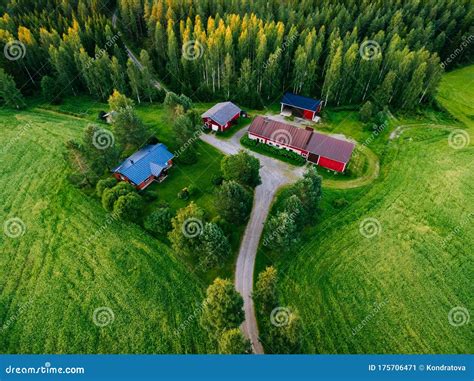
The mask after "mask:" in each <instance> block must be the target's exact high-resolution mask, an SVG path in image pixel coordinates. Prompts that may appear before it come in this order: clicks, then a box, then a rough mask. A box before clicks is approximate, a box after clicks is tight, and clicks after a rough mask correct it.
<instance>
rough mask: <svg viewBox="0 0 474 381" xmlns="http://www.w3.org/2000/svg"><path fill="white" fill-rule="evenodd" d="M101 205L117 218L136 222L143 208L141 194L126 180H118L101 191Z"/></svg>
mask: <svg viewBox="0 0 474 381" xmlns="http://www.w3.org/2000/svg"><path fill="white" fill-rule="evenodd" d="M102 206H103V207H104V209H105V210H107V211H109V212H113V213H114V214H115V215H116V216H117V217H118V218H120V219H123V220H128V221H133V222H136V221H138V219H139V217H140V212H141V210H142V208H143V201H142V198H141V196H140V195H139V194H138V193H137V192H136V190H135V188H134V187H133V186H132V185H130V184H129V183H126V182H120V183H118V184H117V185H115V186H114V187H112V188H106V189H105V190H104V191H103V192H102Z"/></svg>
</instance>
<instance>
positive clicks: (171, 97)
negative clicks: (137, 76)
mask: <svg viewBox="0 0 474 381" xmlns="http://www.w3.org/2000/svg"><path fill="white" fill-rule="evenodd" d="M163 104H164V105H165V106H167V107H169V108H170V109H172V110H174V111H176V108H177V107H178V106H181V108H182V111H184V112H186V111H188V110H190V109H191V108H192V107H193V102H192V100H191V99H190V98H189V97H187V96H186V95H184V94H181V95H177V94H175V93H173V92H172V91H168V92H167V93H166V96H165V99H164V101H163Z"/></svg>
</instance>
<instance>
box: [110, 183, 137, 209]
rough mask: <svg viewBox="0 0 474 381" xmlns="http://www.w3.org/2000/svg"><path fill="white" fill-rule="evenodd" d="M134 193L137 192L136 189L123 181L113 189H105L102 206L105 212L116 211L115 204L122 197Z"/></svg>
mask: <svg viewBox="0 0 474 381" xmlns="http://www.w3.org/2000/svg"><path fill="white" fill-rule="evenodd" d="M132 192H136V191H135V188H134V187H133V186H132V185H130V184H129V183H126V182H124V181H122V182H120V183H118V184H117V185H116V186H114V187H113V188H107V189H105V191H104V192H103V193H102V206H103V207H104V209H105V210H108V211H109V212H111V211H112V210H114V204H115V202H116V201H117V199H118V198H119V197H120V196H125V195H127V194H129V193H132Z"/></svg>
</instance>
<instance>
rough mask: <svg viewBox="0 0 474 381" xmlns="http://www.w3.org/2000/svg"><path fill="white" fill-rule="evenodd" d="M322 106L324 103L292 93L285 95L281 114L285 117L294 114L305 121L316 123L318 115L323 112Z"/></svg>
mask: <svg viewBox="0 0 474 381" xmlns="http://www.w3.org/2000/svg"><path fill="white" fill-rule="evenodd" d="M322 106H323V102H322V101H319V100H316V99H312V98H308V97H303V96H301V95H296V94H292V93H285V95H283V99H282V100H281V113H282V114H283V115H286V114H288V115H290V114H293V115H295V116H298V117H301V118H304V119H308V120H313V121H315V120H317V119H318V117H317V115H316V114H318V113H320V112H321V108H322Z"/></svg>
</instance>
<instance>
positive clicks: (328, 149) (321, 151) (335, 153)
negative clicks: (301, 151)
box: [306, 132, 355, 163]
mask: <svg viewBox="0 0 474 381" xmlns="http://www.w3.org/2000/svg"><path fill="white" fill-rule="evenodd" d="M354 147H355V144H354V143H352V142H350V141H347V140H344V139H338V138H334V137H332V136H328V135H323V134H319V133H317V132H315V133H313V135H312V136H311V139H310V140H309V143H308V146H307V148H306V150H307V151H309V152H311V153H314V154H316V155H319V156H324V157H327V158H328V159H331V160H336V161H340V162H342V163H347V162H348V161H349V160H350V158H351V155H352V151H354Z"/></svg>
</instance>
